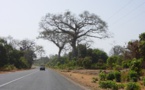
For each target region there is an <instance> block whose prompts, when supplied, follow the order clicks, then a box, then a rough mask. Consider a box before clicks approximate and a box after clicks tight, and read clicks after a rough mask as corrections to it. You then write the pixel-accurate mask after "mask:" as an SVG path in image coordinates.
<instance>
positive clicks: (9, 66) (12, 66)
mask: <svg viewBox="0 0 145 90" xmlns="http://www.w3.org/2000/svg"><path fill="white" fill-rule="evenodd" d="M3 70H4V71H11V70H16V67H15V66H14V65H10V64H8V65H5V66H4V67H3Z"/></svg>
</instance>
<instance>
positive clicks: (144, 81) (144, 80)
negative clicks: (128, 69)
mask: <svg viewBox="0 0 145 90" xmlns="http://www.w3.org/2000/svg"><path fill="white" fill-rule="evenodd" d="M143 84H144V86H145V77H144V78H143Z"/></svg>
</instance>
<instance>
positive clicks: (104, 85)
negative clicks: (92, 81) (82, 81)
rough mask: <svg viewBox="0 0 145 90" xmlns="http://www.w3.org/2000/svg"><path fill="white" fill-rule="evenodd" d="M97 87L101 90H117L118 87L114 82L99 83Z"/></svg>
mask: <svg viewBox="0 0 145 90" xmlns="http://www.w3.org/2000/svg"><path fill="white" fill-rule="evenodd" d="M99 87H100V88H103V89H111V90H118V86H117V84H116V82H114V81H100V82H99Z"/></svg>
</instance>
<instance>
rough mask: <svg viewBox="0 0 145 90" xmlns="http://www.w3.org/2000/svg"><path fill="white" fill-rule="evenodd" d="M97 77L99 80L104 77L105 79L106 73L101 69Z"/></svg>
mask: <svg viewBox="0 0 145 90" xmlns="http://www.w3.org/2000/svg"><path fill="white" fill-rule="evenodd" d="M99 78H100V80H101V81H105V79H106V73H105V72H103V71H102V72H100V73H99Z"/></svg>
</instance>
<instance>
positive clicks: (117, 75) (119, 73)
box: [114, 71, 121, 82]
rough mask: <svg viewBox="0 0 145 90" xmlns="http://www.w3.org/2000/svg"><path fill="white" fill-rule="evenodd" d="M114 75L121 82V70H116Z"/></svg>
mask: <svg viewBox="0 0 145 90" xmlns="http://www.w3.org/2000/svg"><path fill="white" fill-rule="evenodd" d="M114 76H115V80H116V82H121V72H120V71H115V72H114Z"/></svg>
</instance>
